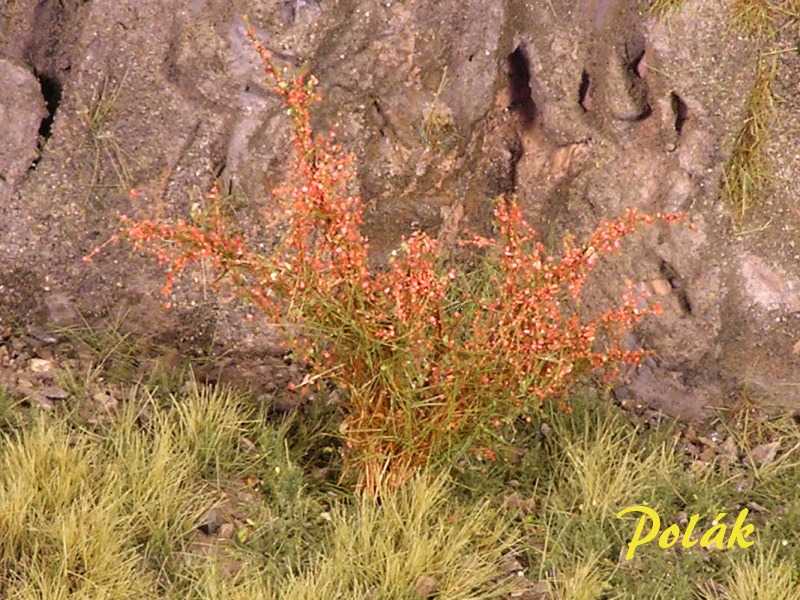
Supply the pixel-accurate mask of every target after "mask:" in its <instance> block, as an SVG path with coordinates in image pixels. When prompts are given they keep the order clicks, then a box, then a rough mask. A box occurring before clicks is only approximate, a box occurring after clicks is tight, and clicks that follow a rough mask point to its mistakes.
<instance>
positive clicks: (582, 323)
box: [119, 31, 680, 493]
mask: <svg viewBox="0 0 800 600" xmlns="http://www.w3.org/2000/svg"><path fill="white" fill-rule="evenodd" d="M248 36H249V37H250V40H251V42H252V44H253V46H254V48H255V50H256V51H257V52H258V54H259V56H260V57H261V60H262V62H263V65H264V72H265V74H266V76H267V78H268V80H269V81H271V82H272V83H273V88H274V90H275V92H276V93H277V94H278V95H279V96H280V97H281V99H282V100H283V103H284V105H285V107H286V108H287V110H288V113H289V114H290V115H291V117H292V120H293V132H294V137H293V141H294V160H293V163H292V165H291V166H290V169H289V171H288V178H287V183H286V185H284V186H283V187H281V188H279V189H278V190H276V192H275V195H276V197H277V198H279V199H280V200H282V202H283V207H284V212H285V218H286V220H287V223H286V225H287V227H286V235H285V237H284V239H283V242H282V244H281V245H280V246H279V247H278V249H277V250H276V251H275V252H273V253H269V254H263V253H260V252H258V251H256V250H253V249H252V248H251V247H250V246H249V245H248V244H247V242H246V240H245V239H244V238H243V237H242V236H240V235H238V234H236V233H235V232H234V231H233V230H232V227H231V225H230V223H229V221H228V220H227V219H226V218H225V215H224V210H223V208H224V207H223V206H222V204H223V202H222V198H221V196H220V193H219V190H218V189H217V188H216V187H215V188H213V189H212V190H211V192H210V194H209V195H208V207H207V209H206V210H205V211H204V212H203V213H202V214H201V215H199V216H197V217H196V218H195V219H193V220H192V221H191V222H186V221H178V222H175V223H163V222H154V221H151V220H142V221H133V220H129V219H124V220H123V222H122V228H121V232H120V234H119V237H120V238H123V239H126V240H128V241H129V242H131V243H132V244H133V245H134V246H135V247H136V248H137V249H140V250H144V251H146V252H149V253H151V254H153V255H154V256H155V257H156V259H157V260H158V261H159V262H160V263H162V264H164V265H166V266H167V280H166V284H165V286H164V293H165V294H167V295H168V294H169V293H170V292H171V290H172V285H173V282H174V279H175V277H176V276H177V275H179V274H180V273H181V272H182V271H184V269H186V267H187V266H189V265H190V264H193V263H197V262H198V261H207V264H209V265H210V266H211V267H213V268H214V269H215V270H216V271H217V273H218V274H219V275H220V277H219V280H220V281H221V280H223V279H224V280H225V281H228V282H230V283H231V284H232V285H233V286H234V289H235V290H236V291H237V292H238V293H239V295H240V296H241V297H243V298H245V299H249V300H250V301H252V302H254V303H255V304H256V305H257V306H258V307H259V308H260V309H262V310H263V311H264V312H265V313H266V315H267V316H268V317H269V318H270V319H272V320H282V321H287V322H290V323H292V324H297V325H300V326H301V331H302V332H303V333H302V335H301V336H300V337H299V338H298V339H296V340H292V341H293V342H294V343H296V344H297V345H298V347H301V348H302V349H303V350H304V356H305V357H306V359H307V360H308V363H309V366H310V368H311V369H312V370H313V371H314V372H315V373H316V375H317V376H322V375H324V376H326V377H327V378H328V379H331V380H333V381H334V382H335V383H337V384H338V385H339V386H340V387H341V388H342V389H343V390H345V391H346V393H347V394H346V396H347V402H346V406H347V408H346V416H345V422H344V424H343V427H342V431H343V432H344V437H345V441H346V444H345V445H346V448H347V451H346V452H347V453H346V456H345V459H346V466H347V467H348V472H349V473H350V474H352V475H355V477H356V478H357V481H358V484H359V486H360V487H361V488H363V489H365V490H366V491H368V492H370V493H375V492H376V491H377V490H378V489H379V487H380V484H381V482H382V481H383V482H385V481H389V482H390V483H394V484H400V483H402V482H403V481H405V480H406V479H407V478H408V476H409V475H410V474H411V473H413V471H414V470H415V469H416V468H418V467H419V466H420V465H422V464H425V463H427V462H429V461H430V460H431V459H437V458H439V457H440V456H443V455H445V454H446V453H447V451H448V449H450V448H453V447H456V446H457V445H458V444H459V443H460V442H461V441H463V440H465V439H473V438H474V437H475V434H476V432H479V431H481V430H482V429H483V428H484V427H485V426H487V425H489V426H498V425H499V424H500V423H502V422H507V421H508V420H509V419H512V418H515V417H517V416H520V415H527V414H528V413H529V412H531V411H532V410H534V409H536V408H538V407H539V406H540V404H541V402H543V401H545V400H547V399H553V398H554V399H562V398H563V397H564V395H565V393H566V392H568V391H569V390H570V387H571V386H572V385H573V384H575V383H576V382H577V381H579V379H580V378H581V377H582V376H584V375H585V374H587V373H590V372H593V371H598V370H599V371H603V372H604V374H605V375H606V376H607V377H614V376H616V374H617V372H618V369H619V367H620V366H621V365H623V364H636V363H637V362H639V361H640V360H641V358H642V356H643V352H642V351H641V350H637V351H629V350H625V349H623V345H622V335H623V334H624V333H625V332H626V331H628V330H630V328H631V327H632V326H634V325H635V324H636V323H637V322H639V321H640V320H641V319H642V318H644V316H646V315H648V314H652V313H653V312H655V310H654V308H653V307H648V308H644V309H641V308H639V306H640V304H641V302H640V299H639V298H636V297H635V296H634V295H633V294H632V293H628V294H626V295H625V296H624V297H623V300H622V302H621V303H620V304H619V305H618V306H616V307H614V308H613V309H611V310H608V311H606V312H603V313H601V314H599V315H596V316H593V317H588V316H586V315H585V314H584V313H583V312H582V311H581V310H580V308H579V306H578V304H577V299H578V297H579V295H580V293H581V290H582V288H583V286H584V283H585V281H586V278H587V276H588V274H589V273H590V272H591V271H592V268H593V266H594V265H595V263H596V261H597V259H598V258H599V257H601V256H603V255H606V254H609V253H612V252H615V251H616V250H617V249H618V248H619V246H620V241H621V240H622V239H623V238H625V237H627V236H629V235H631V234H632V233H633V232H634V231H636V230H637V229H638V228H639V227H640V226H641V225H648V224H651V223H653V222H655V221H657V220H659V221H662V222H667V223H669V222H674V221H675V220H677V219H679V218H680V217H679V216H677V215H655V216H646V215H641V214H638V213H636V212H633V211H629V212H628V213H626V214H625V215H624V216H623V217H622V218H620V219H618V220H615V221H609V222H604V223H601V224H600V226H599V227H598V228H597V230H596V231H595V232H594V234H593V235H592V236H591V237H590V239H589V240H588V242H587V243H585V244H582V245H577V244H575V243H574V241H573V240H571V239H567V240H565V248H564V252H563V254H562V255H561V256H560V258H556V257H552V256H549V255H548V254H547V253H546V252H545V249H544V247H543V246H542V244H541V243H539V242H538V241H536V237H535V235H534V232H533V231H532V230H531V229H530V228H529V226H528V225H527V224H526V223H525V221H524V220H523V218H522V215H521V212H520V210H519V208H518V206H516V204H514V202H513V201H511V200H508V199H501V200H500V201H499V203H498V205H497V209H496V212H495V217H496V219H497V223H498V225H499V228H500V236H499V239H497V240H490V239H485V238H475V239H472V240H469V241H467V242H465V243H466V244H468V245H472V246H475V247H477V248H480V249H481V250H480V252H481V254H482V256H483V266H482V267H481V268H478V269H476V270H473V271H470V272H463V271H461V270H455V269H452V268H446V267H445V257H444V252H443V249H442V248H440V247H439V244H438V243H437V242H436V241H435V240H434V239H432V238H430V237H429V236H427V235H426V234H424V233H414V234H413V235H411V236H410V237H409V238H407V239H406V240H405V242H404V244H403V247H402V249H401V251H400V253H399V254H398V255H397V256H395V257H394V258H393V259H392V261H391V262H390V264H389V265H388V268H387V269H385V270H383V271H380V272H377V273H376V272H371V271H370V270H369V269H368V266H367V255H368V244H367V240H366V238H365V237H364V236H363V235H362V233H361V225H362V213H363V211H362V203H361V200H360V198H359V197H357V196H355V195H352V194H351V193H350V190H351V189H353V188H354V187H355V185H354V183H355V180H354V170H353V158H352V156H350V155H349V154H347V153H346V152H344V150H343V149H342V148H341V146H340V145H338V144H337V143H336V141H335V139H334V138H333V136H318V135H315V133H314V131H313V129H312V127H311V112H310V108H311V106H312V105H313V103H314V102H315V101H317V100H318V95H317V94H316V92H315V86H316V80H315V79H314V78H313V77H310V78H309V77H305V76H304V75H302V74H300V75H297V76H295V77H294V78H293V79H291V80H289V79H286V78H284V77H283V75H282V73H281V71H279V70H278V69H277V68H276V67H275V65H274V63H273V62H272V58H271V56H270V53H269V51H268V50H267V49H266V48H265V47H264V46H263V45H262V44H261V43H260V42H259V41H258V39H256V37H255V35H254V34H253V33H252V31H250V32H248ZM223 276H224V277H223Z"/></svg>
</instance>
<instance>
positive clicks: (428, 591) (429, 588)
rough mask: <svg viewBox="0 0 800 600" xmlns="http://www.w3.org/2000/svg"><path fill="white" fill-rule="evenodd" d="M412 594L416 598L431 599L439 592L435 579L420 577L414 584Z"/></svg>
mask: <svg viewBox="0 0 800 600" xmlns="http://www.w3.org/2000/svg"><path fill="white" fill-rule="evenodd" d="M414 592H415V593H416V595H417V597H418V598H432V597H433V596H435V595H436V594H437V593H438V592H439V582H438V581H437V580H436V578H435V577H431V576H430V575H422V576H421V577H420V578H419V579H417V581H416V583H415V584H414Z"/></svg>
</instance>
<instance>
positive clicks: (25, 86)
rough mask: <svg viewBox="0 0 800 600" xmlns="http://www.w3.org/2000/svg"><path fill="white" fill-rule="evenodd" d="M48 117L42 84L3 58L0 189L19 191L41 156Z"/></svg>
mask: <svg viewBox="0 0 800 600" xmlns="http://www.w3.org/2000/svg"><path fill="white" fill-rule="evenodd" d="M46 115H47V108H46V106H45V102H44V98H43V97H42V91H41V87H40V85H39V81H38V80H37V79H36V77H35V76H34V75H33V73H32V72H31V71H30V70H29V69H26V68H25V67H23V66H21V65H19V64H17V63H15V62H13V61H11V60H9V59H6V58H0V124H2V130H3V134H2V135H1V136H0V187H5V188H6V189H7V190H14V189H16V186H17V184H19V182H20V181H21V180H22V178H23V177H24V176H25V174H26V173H27V172H28V171H29V169H30V168H31V163H33V161H34V160H35V159H36V157H37V156H38V141H39V127H40V125H41V123H42V120H43V119H44V118H45V116H46Z"/></svg>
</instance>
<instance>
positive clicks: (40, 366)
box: [30, 358, 53, 374]
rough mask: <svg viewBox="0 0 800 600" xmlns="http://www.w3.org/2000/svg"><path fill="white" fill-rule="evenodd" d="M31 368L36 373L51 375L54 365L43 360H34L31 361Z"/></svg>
mask: <svg viewBox="0 0 800 600" xmlns="http://www.w3.org/2000/svg"><path fill="white" fill-rule="evenodd" d="M30 368H31V371H33V372H34V373H39V374H42V373H49V372H50V371H52V370H53V363H52V362H51V361H49V360H45V359H43V358H32V359H31V361H30Z"/></svg>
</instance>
